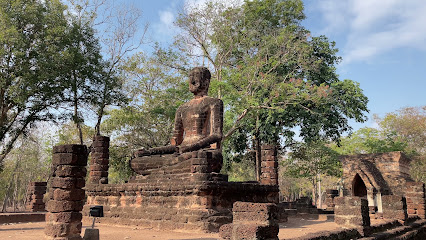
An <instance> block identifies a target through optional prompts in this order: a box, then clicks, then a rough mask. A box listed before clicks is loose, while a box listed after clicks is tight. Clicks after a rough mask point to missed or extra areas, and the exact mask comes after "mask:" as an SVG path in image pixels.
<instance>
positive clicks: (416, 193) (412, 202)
mask: <svg viewBox="0 0 426 240" xmlns="http://www.w3.org/2000/svg"><path fill="white" fill-rule="evenodd" d="M405 197H406V201H407V213H408V216H410V217H415V216H417V217H419V218H422V219H425V218H426V214H425V208H426V201H425V184H424V183H422V182H407V183H406V184H405Z"/></svg>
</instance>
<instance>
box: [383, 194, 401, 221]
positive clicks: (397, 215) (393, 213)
mask: <svg viewBox="0 0 426 240" xmlns="http://www.w3.org/2000/svg"><path fill="white" fill-rule="evenodd" d="M382 209H383V218H385V219H398V220H406V219H407V203H406V200H405V198H404V197H403V196H400V195H384V196H382Z"/></svg>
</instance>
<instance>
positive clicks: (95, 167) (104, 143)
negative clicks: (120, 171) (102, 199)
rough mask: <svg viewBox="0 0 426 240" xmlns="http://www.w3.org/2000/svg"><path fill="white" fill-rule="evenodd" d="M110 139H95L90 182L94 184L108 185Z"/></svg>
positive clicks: (98, 137) (102, 137)
mask: <svg viewBox="0 0 426 240" xmlns="http://www.w3.org/2000/svg"><path fill="white" fill-rule="evenodd" d="M108 165H109V137H105V136H96V137H94V138H93V143H92V150H91V158H90V173H89V182H90V183H92V184H108V168H109V166H108Z"/></svg>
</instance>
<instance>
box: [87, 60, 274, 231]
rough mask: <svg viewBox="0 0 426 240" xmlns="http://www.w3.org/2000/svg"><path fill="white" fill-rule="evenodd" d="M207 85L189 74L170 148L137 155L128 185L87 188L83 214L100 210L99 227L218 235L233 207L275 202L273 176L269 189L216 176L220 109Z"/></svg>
mask: <svg viewBox="0 0 426 240" xmlns="http://www.w3.org/2000/svg"><path fill="white" fill-rule="evenodd" d="M209 82H210V72H209V70H208V69H207V68H204V67H197V68H194V69H193V70H192V71H191V73H190V77H189V89H190V91H191V92H192V93H193V94H194V99H192V100H191V101H189V102H187V103H185V104H183V105H182V106H180V107H179V108H178V110H177V112H176V117H175V127H174V131H173V137H172V139H171V141H170V142H171V145H169V146H163V147H156V148H151V149H140V150H138V151H137V152H136V153H135V154H134V158H133V159H132V160H131V162H130V166H131V168H132V169H133V170H134V172H135V173H137V176H135V177H133V178H132V179H130V180H129V182H128V183H126V184H102V185H99V184H90V185H88V186H87V187H86V193H87V204H86V206H85V210H84V212H85V213H87V212H88V209H89V208H90V206H92V205H98V204H100V205H103V206H104V216H105V217H104V218H102V219H100V221H101V222H106V223H107V222H109V223H119V224H130V225H141V226H147V227H152V228H156V229H171V230H172V229H186V230H198V231H200V230H201V231H218V229H219V227H220V226H221V225H223V224H225V223H229V222H231V221H232V204H233V203H234V202H236V201H248V202H264V203H267V202H278V186H277V185H274V184H275V182H276V180H275V179H276V178H274V176H272V175H270V176H269V179H270V180H271V179H272V180H273V181H270V180H269V181H268V184H271V183H274V184H272V185H264V184H259V183H258V182H243V183H235V182H228V178H227V176H226V175H222V174H220V173H219V172H220V169H221V167H222V150H221V146H220V143H221V140H222V127H223V103H222V101H221V100H220V99H216V98H211V97H209V96H207V91H208V87H209ZM268 151H270V150H268ZM274 157H275V159H276V154H275V155H274ZM275 159H272V158H271V159H269V158H268V161H270V162H274V161H275ZM272 166H276V164H275V163H272ZM269 168H270V164H269V163H268V164H267V165H265V172H266V169H268V171H270V172H271V173H274V171H276V170H271V169H269Z"/></svg>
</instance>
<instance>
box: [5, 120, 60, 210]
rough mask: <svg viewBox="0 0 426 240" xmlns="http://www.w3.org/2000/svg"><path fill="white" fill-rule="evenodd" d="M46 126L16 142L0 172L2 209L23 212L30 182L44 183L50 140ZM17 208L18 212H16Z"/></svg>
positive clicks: (48, 160)
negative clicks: (10, 208)
mask: <svg viewBox="0 0 426 240" xmlns="http://www.w3.org/2000/svg"><path fill="white" fill-rule="evenodd" d="M46 130H47V129H46V126H42V125H41V126H38V128H34V129H33V130H32V131H30V132H29V133H27V134H26V135H25V136H24V135H21V137H19V138H18V140H17V141H16V147H15V148H14V149H13V150H12V151H11V152H10V154H9V155H8V156H7V158H6V159H5V162H4V169H3V171H2V172H0V183H1V184H0V186H1V187H0V203H3V206H0V208H1V209H2V210H6V207H8V206H9V207H10V206H13V207H14V209H13V210H14V211H16V210H21V211H22V210H24V209H22V207H24V203H25V199H26V191H27V186H28V183H29V182H34V181H47V178H48V175H49V172H50V164H51V152H50V150H51V149H52V147H53V146H52V143H53V142H52V139H51V136H49V134H48V133H47V131H46ZM18 207H19V209H17V208H18Z"/></svg>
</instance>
